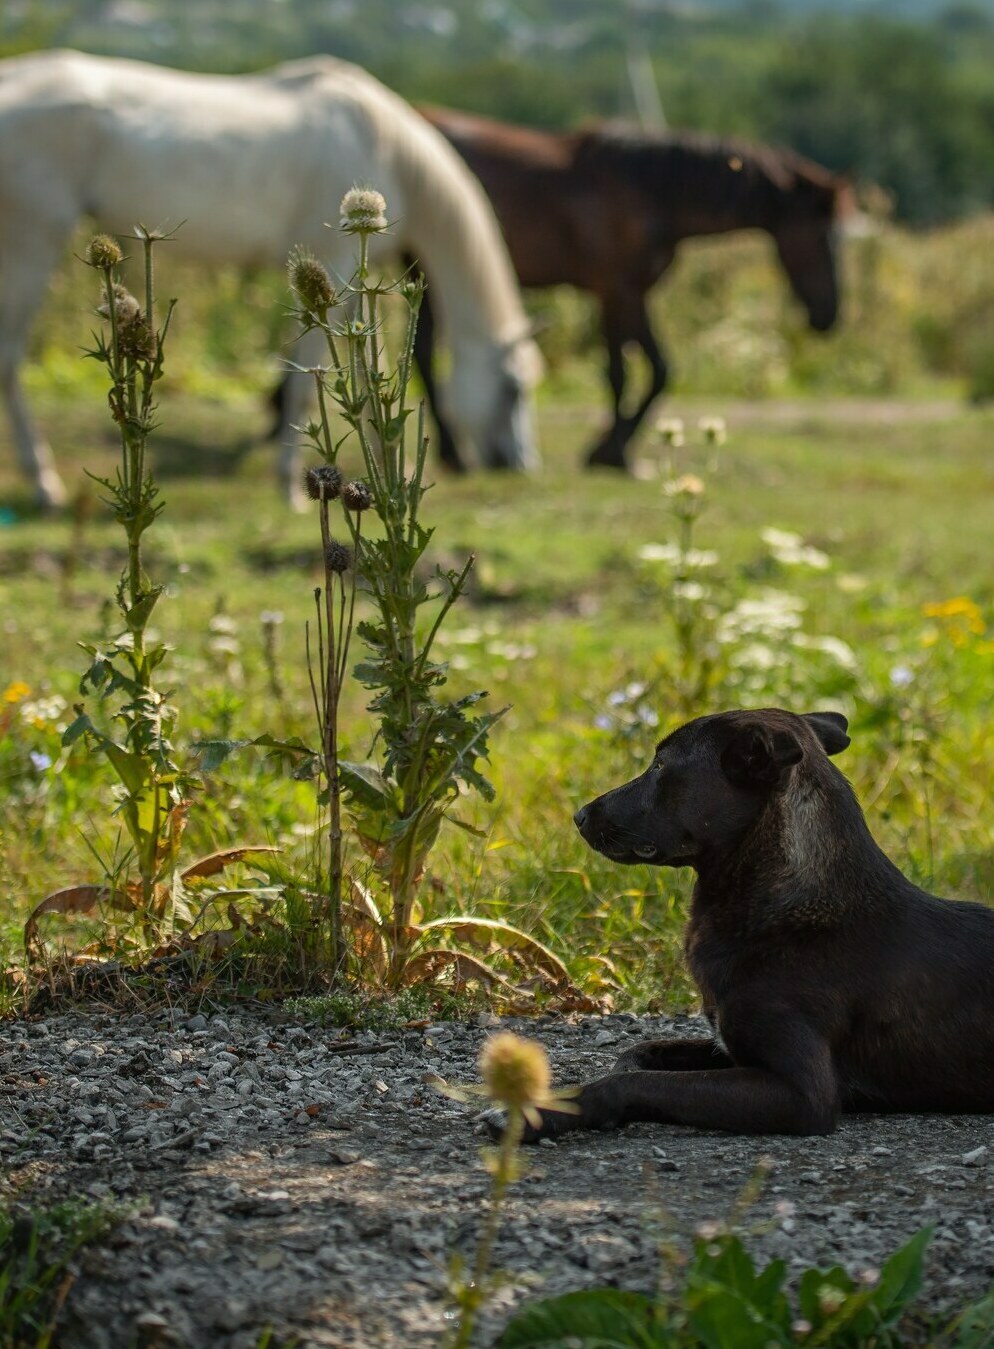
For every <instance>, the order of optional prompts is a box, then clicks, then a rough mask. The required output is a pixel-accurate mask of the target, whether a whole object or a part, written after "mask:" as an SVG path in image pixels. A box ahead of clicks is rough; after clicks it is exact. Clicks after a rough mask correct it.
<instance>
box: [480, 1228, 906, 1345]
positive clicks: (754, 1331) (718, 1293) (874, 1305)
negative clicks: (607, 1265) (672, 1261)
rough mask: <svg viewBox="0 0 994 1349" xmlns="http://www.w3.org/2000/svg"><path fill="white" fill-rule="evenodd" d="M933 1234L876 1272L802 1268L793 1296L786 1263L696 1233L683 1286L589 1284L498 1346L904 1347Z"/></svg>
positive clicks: (540, 1307) (521, 1321)
mask: <svg viewBox="0 0 994 1349" xmlns="http://www.w3.org/2000/svg"><path fill="white" fill-rule="evenodd" d="M931 1235H932V1229H931V1228H924V1229H923V1230H922V1231H921V1232H918V1233H917V1234H916V1235H915V1236H913V1237H912V1238H911V1240H910V1241H909V1242H907V1244H906V1245H904V1246H902V1247H901V1248H900V1250H898V1251H896V1252H895V1254H894V1255H892V1256H891V1258H890V1259H889V1260H888V1261H887V1263H886V1264H885V1265H884V1267H883V1269H882V1270H880V1272H879V1276H877V1275H876V1272H875V1271H874V1272H872V1274H871V1275H870V1276H869V1277H867V1278H866V1279H864V1280H854V1279H852V1278H851V1277H850V1276H849V1275H848V1274H847V1273H846V1272H845V1270H844V1269H842V1268H841V1266H838V1265H837V1266H834V1267H833V1268H832V1269H829V1270H821V1269H816V1268H811V1269H808V1270H806V1271H805V1272H804V1274H803V1275H802V1277H801V1280H800V1283H799V1285H798V1290H797V1294H796V1298H795V1299H794V1303H793V1304H792V1301H791V1298H790V1297H789V1296H788V1295H787V1293H786V1292H785V1291H784V1280H785V1278H786V1273H787V1267H786V1265H785V1263H784V1262H783V1261H782V1260H774V1261H772V1262H771V1263H770V1264H768V1265H766V1266H764V1267H763V1268H762V1269H759V1270H757V1268H756V1266H755V1264H754V1262H753V1260H752V1257H751V1256H750V1255H749V1253H748V1251H747V1250H746V1248H745V1246H744V1245H743V1243H742V1240H741V1238H740V1237H738V1236H736V1235H734V1234H733V1233H731V1232H727V1231H720V1232H714V1233H712V1232H708V1233H706V1234H703V1235H701V1236H699V1237H698V1239H697V1240H696V1242H695V1244H694V1251H693V1256H692V1258H691V1260H690V1263H689V1264H688V1266H687V1268H686V1271H685V1275H684V1280H683V1286H682V1287H681V1288H679V1289H678V1290H676V1291H675V1292H673V1293H671V1294H669V1295H664V1296H663V1297H660V1298H651V1297H648V1296H646V1295H645V1294H641V1293H630V1292H620V1291H619V1290H617V1289H613V1288H608V1289H590V1290H589V1291H585V1292H580V1293H568V1294H566V1295H565V1296H564V1297H558V1298H550V1299H548V1300H545V1301H541V1302H536V1303H533V1304H531V1305H530V1306H528V1307H525V1308H524V1310H523V1311H521V1312H519V1313H518V1314H517V1315H516V1316H515V1317H514V1318H513V1319H512V1320H511V1322H510V1323H509V1325H508V1326H507V1327H506V1328H505V1330H504V1332H503V1333H502V1334H501V1336H500V1337H499V1339H498V1340H497V1346H498V1349H540V1346H541V1347H543V1349H552V1346H560V1347H561V1346H563V1345H565V1344H566V1343H567V1342H568V1343H570V1344H571V1345H574V1346H576V1347H577V1349H581V1346H582V1349H588V1347H589V1349H593V1346H598V1349H603V1346H607V1345H611V1346H617V1349H622V1346H633V1347H634V1346H637V1347H638V1349H684V1347H685V1349H694V1347H695V1346H700V1345H703V1346H705V1347H706V1349H769V1346H771V1345H784V1346H787V1345H796V1344H797V1343H799V1342H800V1343H803V1344H805V1345H832V1346H837V1347H838V1349H849V1346H852V1347H853V1349H856V1347H857V1346H865V1345H870V1344H872V1345H877V1346H881V1347H882V1346H886V1345H898V1344H900V1343H901V1340H900V1339H899V1338H898V1335H897V1329H896V1327H897V1325H898V1322H899V1321H900V1319H901V1317H902V1316H903V1315H904V1313H905V1312H906V1311H907V1310H908V1308H909V1307H910V1306H911V1305H912V1304H913V1302H914V1300H915V1298H916V1297H917V1296H918V1293H919V1292H920V1290H921V1286H922V1262H923V1259H924V1255H925V1250H926V1247H927V1246H928V1243H929V1240H930V1238H931Z"/></svg>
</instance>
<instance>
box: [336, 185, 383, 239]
mask: <svg viewBox="0 0 994 1349" xmlns="http://www.w3.org/2000/svg"><path fill="white" fill-rule="evenodd" d="M339 209H340V214H341V221H340V222H339V223H340V225H341V228H342V229H343V230H345V231H346V232H347V233H349V234H362V233H367V234H374V233H378V232H379V231H380V230H385V229H386V227H387V215H386V211H387V204H386V201H385V200H384V199H383V195H382V193H380V192H377V191H376V189H375V188H372V187H352V188H350V189H349V190H348V192H346V194H345V196H344V197H343V198H342V205H341V207H340V208H339Z"/></svg>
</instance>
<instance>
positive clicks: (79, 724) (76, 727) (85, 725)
mask: <svg viewBox="0 0 994 1349" xmlns="http://www.w3.org/2000/svg"><path fill="white" fill-rule="evenodd" d="M92 730H93V722H92V721H91V720H90V718H89V717H88V716H87V715H86V713H85V712H80V714H79V716H78V717H77V718H76V719H75V721H71V722H70V723H69V725H68V726H67V727H66V729H65V730H64V731H63V732H62V743H63V745H65V746H68V745H74V744H75V743H76V741H77V740H78V739H79V738H80V736H81V735H85V734H86V732H87V731H92Z"/></svg>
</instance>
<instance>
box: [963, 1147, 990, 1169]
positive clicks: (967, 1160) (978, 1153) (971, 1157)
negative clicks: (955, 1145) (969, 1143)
mask: <svg viewBox="0 0 994 1349" xmlns="http://www.w3.org/2000/svg"><path fill="white" fill-rule="evenodd" d="M986 1160H987V1148H986V1147H985V1146H984V1145H983V1144H981V1145H980V1147H979V1148H974V1149H973V1151H972V1152H964V1153H963V1156H962V1157H961V1158H960V1161H961V1162H962V1163H963V1165H964V1166H980V1165H981V1163H982V1162H986Z"/></svg>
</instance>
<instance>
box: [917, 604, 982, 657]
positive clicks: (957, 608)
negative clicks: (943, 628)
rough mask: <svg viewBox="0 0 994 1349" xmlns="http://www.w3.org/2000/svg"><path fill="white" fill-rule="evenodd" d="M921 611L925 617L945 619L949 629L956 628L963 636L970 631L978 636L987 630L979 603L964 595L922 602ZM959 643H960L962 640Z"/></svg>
mask: <svg viewBox="0 0 994 1349" xmlns="http://www.w3.org/2000/svg"><path fill="white" fill-rule="evenodd" d="M922 613H923V614H924V615H925V617H926V618H941V619H945V620H946V622H947V625H948V626H949V628H950V629H952V628H953V627H955V628H957V629H958V630H959V632H960V633H961V635H962V636H964V637H965V634H966V632H972V633H974V634H975V635H976V636H978V637H979V636H981V635H982V634H983V633H984V632H986V631H987V624H986V623H985V622H984V619H983V616H982V614H981V612H980V605H979V604H977V603H976V602H975V601H974V600H971V599H970V598H969V597H968V596H966V595H956V596H954V597H953V598H952V599H949V600H934V601H932V602H931V603H929V604H923V605H922ZM950 620H952V621H950ZM959 645H962V641H961V642H959Z"/></svg>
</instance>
